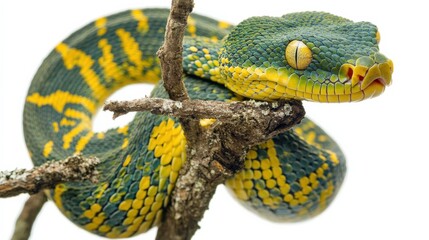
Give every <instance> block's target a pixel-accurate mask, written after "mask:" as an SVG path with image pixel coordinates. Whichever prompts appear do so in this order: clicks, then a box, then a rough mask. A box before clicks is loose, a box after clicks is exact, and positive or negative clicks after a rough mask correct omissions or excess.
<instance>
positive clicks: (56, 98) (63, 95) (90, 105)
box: [27, 90, 97, 113]
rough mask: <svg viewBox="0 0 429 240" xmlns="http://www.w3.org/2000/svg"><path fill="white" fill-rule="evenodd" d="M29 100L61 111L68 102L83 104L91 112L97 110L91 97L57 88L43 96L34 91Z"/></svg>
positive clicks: (39, 105)
mask: <svg viewBox="0 0 429 240" xmlns="http://www.w3.org/2000/svg"><path fill="white" fill-rule="evenodd" d="M27 102H30V103H33V104H35V105H37V106H38V107H43V106H52V108H53V109H55V111H57V112H59V113H62V112H63V110H64V107H65V106H66V104H79V105H82V106H83V107H85V108H86V109H87V110H88V111H89V112H91V113H95V111H96V110H97V107H96V105H95V103H94V102H93V101H91V100H90V99H88V98H86V97H83V96H80V95H75V94H71V93H69V92H64V91H61V90H57V91H55V92H54V93H52V94H50V95H47V96H41V95H40V94H39V93H33V94H31V95H30V96H28V97H27Z"/></svg>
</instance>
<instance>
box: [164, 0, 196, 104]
mask: <svg viewBox="0 0 429 240" xmlns="http://www.w3.org/2000/svg"><path fill="white" fill-rule="evenodd" d="M193 8H194V1H193V0H173V1H172V3H171V9H170V15H169V16H168V20H167V26H166V31H165V36H164V44H163V45H162V46H161V48H160V49H159V50H158V52H157V54H158V57H159V59H160V61H161V69H162V71H161V72H162V79H163V80H164V86H165V89H166V90H167V92H168V94H169V96H170V99H172V100H177V101H183V100H187V99H189V96H188V93H187V91H186V88H185V84H184V83H183V81H182V74H183V70H182V68H183V66H182V52H183V36H184V35H185V27H186V24H187V20H188V16H189V14H190V13H191V12H192V9H193Z"/></svg>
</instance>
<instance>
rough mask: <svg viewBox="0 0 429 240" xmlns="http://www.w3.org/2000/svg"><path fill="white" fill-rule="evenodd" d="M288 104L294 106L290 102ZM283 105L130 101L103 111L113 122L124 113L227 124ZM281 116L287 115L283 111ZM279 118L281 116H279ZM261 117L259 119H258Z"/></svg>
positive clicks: (112, 105) (111, 102) (108, 106)
mask: <svg viewBox="0 0 429 240" xmlns="http://www.w3.org/2000/svg"><path fill="white" fill-rule="evenodd" d="M290 103H291V104H296V102H292V101H290ZM280 105H283V106H284V103H281V102H280V103H279V102H270V103H268V102H256V101H253V100H250V101H244V102H230V103H228V102H220V101H204V100H184V101H182V102H179V101H173V100H170V99H163V98H142V99H135V100H131V101H110V102H107V103H106V104H105V105H104V109H103V110H105V111H106V110H108V111H112V112H113V118H117V117H119V116H122V115H124V114H126V113H128V112H142V111H147V112H151V113H152V114H157V115H167V116H170V117H177V118H185V119H192V120H199V119H206V118H213V119H217V120H221V121H224V122H231V121H234V120H235V119H237V118H242V119H248V118H251V117H253V118H260V117H262V116H266V115H267V114H268V113H269V111H270V110H271V109H273V108H276V107H278V106H280ZM284 110H285V112H287V111H290V110H289V109H287V108H285V109H284ZM279 114H283V113H281V112H280V113H279ZM259 115H261V116H259Z"/></svg>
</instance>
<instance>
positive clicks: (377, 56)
mask: <svg viewBox="0 0 429 240" xmlns="http://www.w3.org/2000/svg"><path fill="white" fill-rule="evenodd" d="M379 41H380V34H379V32H378V29H377V27H376V26H375V25H373V24H371V23H368V22H356V23H355V22H352V21H350V20H347V19H345V18H342V17H338V16H335V15H332V14H329V13H322V12H302V13H293V14H287V15H284V16H282V17H254V18H250V19H247V20H245V21H243V22H242V23H240V24H239V25H237V26H236V27H235V28H234V29H233V31H232V32H231V33H230V34H229V35H228V37H227V38H226V39H225V40H224V46H223V48H222V49H221V50H220V55H219V60H220V72H221V74H222V77H223V78H224V79H226V80H225V85H226V86H227V87H228V88H229V89H231V90H232V91H234V92H236V93H238V94H240V95H243V96H246V97H249V98H253V99H259V100H276V99H290V98H293V99H300V100H310V101H316V102H351V101H360V100H364V99H368V98H372V97H375V96H378V95H380V94H381V93H382V92H383V91H384V89H385V87H386V86H388V85H390V83H391V78H392V72H393V63H392V61H391V60H390V59H388V58H387V57H385V56H384V55H383V54H381V53H380V52H379V47H378V44H379Z"/></svg>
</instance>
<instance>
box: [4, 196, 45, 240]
mask: <svg viewBox="0 0 429 240" xmlns="http://www.w3.org/2000/svg"><path fill="white" fill-rule="evenodd" d="M45 202H46V196H45V193H44V192H43V191H41V192H38V193H36V194H34V195H31V196H30V197H29V198H28V200H27V201H26V202H25V204H24V208H23V209H22V212H21V214H20V215H19V217H18V219H17V220H16V223H15V231H14V233H13V236H12V240H27V239H28V238H29V237H30V234H31V229H32V227H33V223H34V221H35V220H36V217H37V215H38V214H39V212H40V210H41V209H42V207H43V205H44V204H45Z"/></svg>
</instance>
